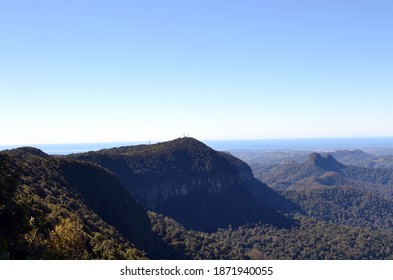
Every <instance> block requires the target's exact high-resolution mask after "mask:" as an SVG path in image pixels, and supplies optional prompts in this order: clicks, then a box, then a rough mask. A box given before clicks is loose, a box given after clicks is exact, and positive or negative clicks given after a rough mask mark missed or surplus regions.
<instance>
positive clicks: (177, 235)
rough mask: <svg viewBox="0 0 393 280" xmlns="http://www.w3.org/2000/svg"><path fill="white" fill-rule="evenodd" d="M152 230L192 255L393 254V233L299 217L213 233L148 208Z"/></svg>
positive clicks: (354, 256)
mask: <svg viewBox="0 0 393 280" xmlns="http://www.w3.org/2000/svg"><path fill="white" fill-rule="evenodd" d="M149 215H150V217H151V219H152V223H153V230H154V231H155V232H157V233H158V234H159V235H160V236H162V237H163V239H164V240H166V241H167V242H168V243H169V244H170V246H171V247H172V248H174V250H176V251H177V252H179V253H184V254H186V255H187V256H189V257H190V258H192V259H235V260H239V259H302V260H304V259H321V260H323V259H344V260H348V259H356V260H359V259H392V258H393V233H392V232H390V231H372V230H369V229H364V228H359V227H348V226H337V225H333V224H326V223H323V222H317V221H315V220H312V219H304V218H301V217H298V219H299V224H300V225H299V227H294V228H292V229H277V228H274V227H271V226H267V225H261V224H254V225H252V224H250V225H245V226H241V227H239V228H232V227H229V228H227V229H220V230H218V231H217V232H214V233H211V234H208V233H204V232H198V231H191V230H186V229H185V228H184V227H182V226H181V225H180V224H179V223H177V222H176V221H175V220H173V219H170V218H168V217H164V216H162V215H159V214H156V213H154V212H151V213H149Z"/></svg>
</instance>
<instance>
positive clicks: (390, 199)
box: [257, 153, 393, 230]
mask: <svg viewBox="0 0 393 280" xmlns="http://www.w3.org/2000/svg"><path fill="white" fill-rule="evenodd" d="M257 177H258V178H259V179H260V180H263V181H265V182H267V183H268V184H269V185H270V186H271V187H273V188H275V189H277V190H279V191H281V194H283V195H284V196H286V197H287V198H288V199H290V200H292V201H294V202H296V203H298V204H299V205H300V206H301V207H302V209H303V211H304V212H305V213H307V215H308V216H310V217H312V218H317V219H321V220H324V221H328V222H334V223H339V224H346V225H352V226H366V227H370V228H373V229H389V230H392V229H393V170H392V169H370V168H363V167H356V166H347V165H344V164H342V163H340V162H338V161H337V160H336V159H335V158H334V157H333V156H331V155H325V156H322V155H320V154H317V153H313V154H311V155H310V156H309V158H308V159H307V160H306V161H304V162H303V163H297V162H290V163H287V164H281V165H273V166H270V167H268V168H266V169H265V170H264V171H263V172H262V171H261V172H260V173H259V174H257Z"/></svg>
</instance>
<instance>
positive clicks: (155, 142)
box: [0, 136, 393, 147]
mask: <svg viewBox="0 0 393 280" xmlns="http://www.w3.org/2000/svg"><path fill="white" fill-rule="evenodd" d="M179 138H194V139H197V140H198V141H201V142H216V141H220V142H225V141H228V142H234V141H283V140H329V139H332V140H333V139H334V140H339V139H348V140H349V139H390V138H391V139H393V136H328V137H272V138H239V139H234V138H227V139H199V138H196V137H192V136H180V137H176V138H171V139H166V140H151V139H150V140H149V139H148V140H129V141H99V142H55V143H17V144H1V143H0V147H11V146H19V147H22V146H25V147H26V146H36V145H38V146H50V145H99V144H142V145H143V144H157V143H163V142H167V141H172V140H175V139H179Z"/></svg>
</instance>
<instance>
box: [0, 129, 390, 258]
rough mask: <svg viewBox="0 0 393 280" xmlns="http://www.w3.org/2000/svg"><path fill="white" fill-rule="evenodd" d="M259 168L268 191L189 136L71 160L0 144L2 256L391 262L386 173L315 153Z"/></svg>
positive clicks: (242, 167)
mask: <svg viewBox="0 0 393 280" xmlns="http://www.w3.org/2000/svg"><path fill="white" fill-rule="evenodd" d="M264 172H265V173H258V174H257V177H261V176H265V177H264V178H265V179H266V180H267V181H268V182H269V184H270V185H271V186H273V188H274V189H275V190H274V189H272V188H270V187H269V186H267V185H266V184H264V183H262V182H261V181H259V180H257V179H256V178H254V174H253V173H252V171H251V169H250V167H249V166H248V165H247V164H246V163H244V162H243V161H241V160H239V159H238V158H236V157H234V156H232V155H231V154H229V153H225V152H217V151H214V150H212V149H211V148H209V147H207V146H206V145H204V144H203V143H201V142H199V141H197V140H195V139H192V138H188V137H186V138H181V139H176V140H173V141H168V142H164V143H159V144H155V145H141V146H133V147H120V148H113V149H105V150H101V151H97V152H88V153H83V154H75V155H70V156H49V155H47V154H45V153H43V152H42V151H40V150H37V149H35V148H28V147H25V148H19V149H15V150H10V151H3V152H0V258H5V259H7V258H11V259H41V258H44V259H142V258H156V259H391V258H393V254H392V252H393V195H392V194H393V191H392V189H393V186H392V182H393V180H392V177H393V176H392V170H389V169H368V168H361V167H354V166H348V165H345V164H342V163H341V162H339V161H337V160H336V159H335V158H334V157H333V156H331V155H321V154H318V153H313V154H311V155H309V157H308V158H307V159H306V160H305V161H304V162H302V163H297V162H287V163H285V164H279V165H274V166H271V167H268V168H266V167H265V168H264ZM265 179H264V180H265ZM134 194H135V198H136V199H134V198H133V197H134ZM145 209H148V210H153V211H149V215H148V213H147V212H146V210H145Z"/></svg>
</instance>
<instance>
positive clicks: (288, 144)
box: [0, 137, 393, 155]
mask: <svg viewBox="0 0 393 280" xmlns="http://www.w3.org/2000/svg"><path fill="white" fill-rule="evenodd" d="M202 142H204V143H205V144H206V145H208V146H210V147H212V148H213V149H215V150H220V151H230V150H243V149H249V150H272V151H273V150H293V149H295V150H334V149H362V148H393V137H379V138H316V139H262V140H206V141H202ZM154 143H156V142H152V143H151V144H154ZM140 144H145V145H146V144H148V142H115V143H83V144H39V145H31V146H33V147H36V148H38V149H40V150H42V151H44V152H45V153H47V154H51V155H54V154H58V155H67V154H73V153H83V152H87V151H97V150H100V149H106V148H113V147H121V146H130V145H140ZM17 147H20V146H18V145H6V146H5V145H3V146H1V145H0V150H6V149H13V148H17Z"/></svg>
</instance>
